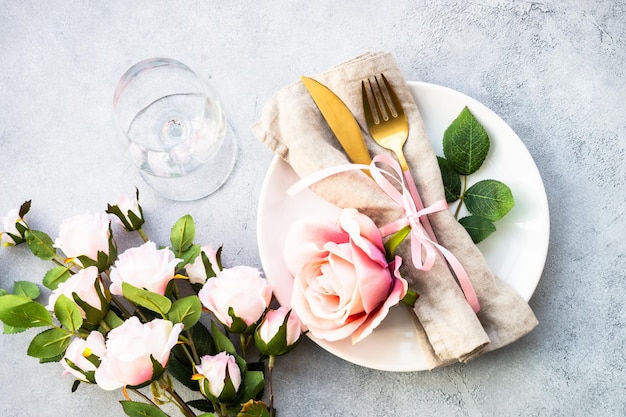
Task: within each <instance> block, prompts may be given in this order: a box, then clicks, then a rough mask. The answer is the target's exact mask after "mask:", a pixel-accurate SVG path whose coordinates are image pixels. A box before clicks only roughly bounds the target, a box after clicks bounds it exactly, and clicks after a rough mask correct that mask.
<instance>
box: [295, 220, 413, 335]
mask: <svg viewBox="0 0 626 417" xmlns="http://www.w3.org/2000/svg"><path fill="white" fill-rule="evenodd" d="M285 260H286V263H287V267H288V268H289V271H290V272H291V273H292V275H294V288H293V293H292V297H291V307H292V308H293V310H294V311H295V312H296V313H297V315H298V317H299V318H300V320H301V321H302V323H303V324H304V325H305V326H306V327H307V328H308V330H309V331H310V332H311V334H312V335H313V336H315V337H317V338H320V339H325V340H329V341H336V340H340V339H344V338H346V337H350V336H351V337H352V343H353V344H354V343H358V342H359V341H361V340H362V339H363V338H365V337H366V336H368V335H369V334H370V333H371V332H372V331H373V330H374V328H375V327H377V326H378V325H379V324H380V322H381V321H382V320H383V319H384V318H385V317H386V315H387V313H388V312H389V309H390V308H391V307H392V306H394V305H396V304H397V303H398V302H399V301H400V300H401V299H402V298H403V297H404V295H405V294H406V292H407V290H408V284H407V282H406V281H405V280H404V279H403V278H402V277H401V276H400V273H399V271H398V268H399V267H400V263H401V260H400V258H396V260H395V262H394V264H395V265H393V268H390V265H389V264H388V263H387V261H386V259H385V248H384V245H383V241H382V237H381V234H380V231H379V230H378V228H377V227H376V225H375V224H374V222H373V221H372V220H371V219H370V218H369V217H367V216H365V215H364V214H361V213H359V212H358V211H357V210H355V209H344V210H342V212H341V214H340V217H339V223H338V224H337V223H334V222H332V221H330V220H327V219H326V220H324V219H319V218H308V219H303V220H301V221H299V222H296V223H294V225H293V226H292V228H291V230H290V231H289V233H288V236H287V241H286V244H285Z"/></svg>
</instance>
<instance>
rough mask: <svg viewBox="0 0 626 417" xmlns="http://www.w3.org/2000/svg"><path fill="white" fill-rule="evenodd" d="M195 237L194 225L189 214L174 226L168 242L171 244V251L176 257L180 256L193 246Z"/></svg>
mask: <svg viewBox="0 0 626 417" xmlns="http://www.w3.org/2000/svg"><path fill="white" fill-rule="evenodd" d="M195 235H196V225H195V223H194V221H193V218H192V217H191V216H190V215H189V214H186V215H184V216H183V217H181V218H180V219H179V220H178V221H177V222H176V223H175V224H174V226H173V227H172V231H171V234H170V242H172V250H173V251H174V253H175V254H176V257H180V256H182V253H183V252H185V251H186V250H187V249H189V247H190V246H191V245H192V244H193V239H194V237H195Z"/></svg>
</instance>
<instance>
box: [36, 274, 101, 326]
mask: <svg viewBox="0 0 626 417" xmlns="http://www.w3.org/2000/svg"><path fill="white" fill-rule="evenodd" d="M98 277H99V272H98V268H96V267H95V266H90V267H88V268H85V269H81V270H80V271H78V272H77V273H76V274H74V275H72V276H70V277H69V278H68V279H67V281H65V282H62V283H60V284H59V286H58V287H57V288H56V289H55V290H54V291H53V292H52V294H50V298H49V299H48V305H47V306H46V308H47V309H48V310H50V311H54V304H55V303H56V302H57V299H58V298H59V296H60V295H61V294H63V295H65V296H67V298H69V299H70V300H72V301H74V302H75V300H74V294H76V296H77V297H78V298H79V299H80V300H81V301H82V302H83V303H85V304H87V305H88V306H90V307H92V309H93V310H95V311H99V312H100V314H97V315H98V316H99V317H98V318H96V319H95V320H91V321H93V322H94V323H93V324H97V323H98V322H99V321H100V320H101V319H102V317H104V313H106V311H108V304H105V303H103V301H104V302H106V301H107V300H106V299H105V298H104V295H103V294H104V287H103V285H102V283H101V282H100V280H99V279H98ZM98 287H99V288H98ZM78 308H79V309H80V312H81V315H82V317H83V319H84V318H87V314H86V313H85V310H84V309H83V308H82V306H81V305H78ZM85 308H87V307H85Z"/></svg>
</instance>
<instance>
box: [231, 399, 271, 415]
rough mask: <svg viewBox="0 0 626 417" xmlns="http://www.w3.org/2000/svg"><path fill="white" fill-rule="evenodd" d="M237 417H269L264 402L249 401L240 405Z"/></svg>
mask: <svg viewBox="0 0 626 417" xmlns="http://www.w3.org/2000/svg"><path fill="white" fill-rule="evenodd" d="M237 417H270V412H269V410H268V409H267V404H265V403H264V402H262V401H253V400H250V401H248V402H247V403H245V404H242V405H241V411H240V412H239V413H238V414H237Z"/></svg>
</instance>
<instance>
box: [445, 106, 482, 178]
mask: <svg viewBox="0 0 626 417" xmlns="http://www.w3.org/2000/svg"><path fill="white" fill-rule="evenodd" d="M488 152H489V136H487V132H486V131H485V129H484V128H483V126H482V125H481V124H480V123H479V122H478V120H476V118H475V117H474V115H473V114H472V113H471V112H470V111H469V109H468V108H467V107H465V108H463V110H462V111H461V113H460V114H459V116H458V117H457V118H456V119H455V120H454V121H453V122H452V123H451V124H450V126H449V127H448V128H447V129H446V131H445V132H444V134H443V154H444V155H445V157H446V159H447V160H448V162H449V163H450V165H451V166H452V168H453V169H454V170H455V171H456V172H458V173H459V174H461V175H470V174H472V173H474V172H476V171H477V170H478V168H480V166H481V165H482V164H483V162H484V161H485V158H486V157H487V153H488Z"/></svg>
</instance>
